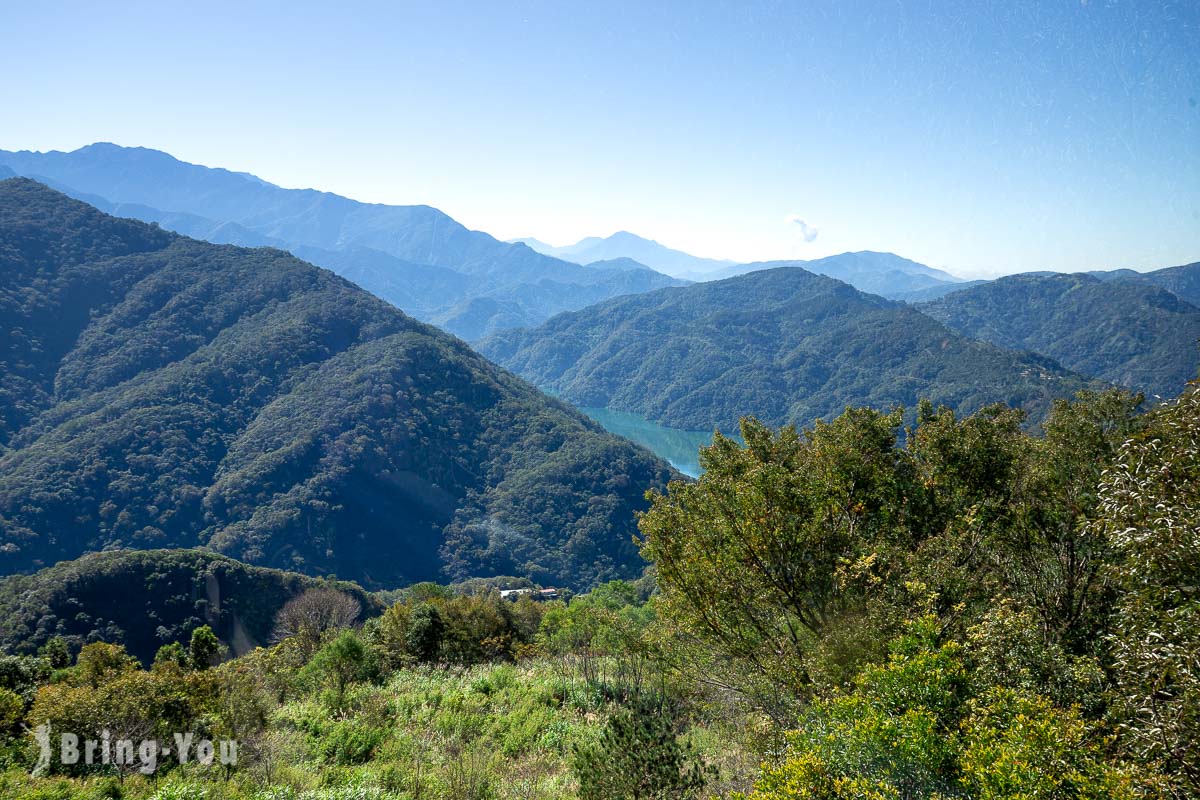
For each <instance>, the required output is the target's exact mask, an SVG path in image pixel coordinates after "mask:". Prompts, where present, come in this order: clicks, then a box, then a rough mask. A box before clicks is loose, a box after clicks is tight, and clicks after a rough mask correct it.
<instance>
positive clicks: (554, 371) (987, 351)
mask: <svg viewBox="0 0 1200 800" xmlns="http://www.w3.org/2000/svg"><path fill="white" fill-rule="evenodd" d="M480 349H481V351H482V352H483V353H484V354H485V355H487V356H488V357H489V358H491V359H492V360H494V361H496V362H497V363H499V364H502V365H504V366H507V367H508V368H510V369H512V370H514V371H516V372H517V373H518V374H520V375H522V376H524V377H525V378H527V379H529V380H531V381H533V382H534V383H536V384H538V385H539V386H542V387H544V388H546V389H547V390H549V391H552V392H554V393H557V394H558V395H559V396H561V397H564V398H565V399H568V400H571V401H572V402H575V403H577V404H578V405H581V406H584V407H604V408H611V409H616V410H619V411H628V412H632V413H635V414H640V415H642V416H644V417H646V418H648V419H650V420H653V421H655V422H658V423H661V424H663V425H666V426H669V427H673V428H681V429H685V430H711V429H712V428H713V427H720V428H721V429H723V430H726V431H729V430H734V429H736V428H735V426H736V424H737V420H738V418H739V417H741V416H743V415H754V416H757V417H758V418H759V419H761V420H763V421H764V422H767V423H769V424H772V425H779V424H783V423H798V424H809V423H811V422H812V421H813V420H815V419H817V418H828V417H830V416H832V415H836V414H838V413H840V412H841V411H842V410H843V409H844V408H845V407H846V406H847V405H855V406H858V405H869V406H873V407H877V408H888V407H890V406H892V405H897V404H899V405H905V406H907V407H909V408H912V407H913V406H914V404H915V403H916V401H917V400H918V399H920V398H928V399H930V400H933V401H934V402H937V403H944V404H946V405H949V406H952V407H954V408H956V409H957V410H959V411H961V412H970V411H975V410H977V409H979V408H980V407H982V406H984V405H986V404H988V403H992V402H1007V403H1010V404H1012V405H1017V406H1023V407H1025V408H1027V409H1028V410H1029V412H1030V413H1031V415H1032V416H1033V418H1034V419H1038V418H1040V417H1041V415H1043V414H1044V413H1045V412H1046V411H1047V410H1048V408H1049V406H1050V403H1051V401H1052V400H1053V399H1055V398H1058V397H1069V396H1071V395H1072V394H1074V392H1076V391H1077V390H1079V389H1081V388H1084V387H1086V386H1089V385H1092V386H1099V385H1100V384H1098V383H1089V381H1087V380H1086V379H1084V378H1082V377H1081V376H1079V375H1077V374H1074V373H1071V372H1069V371H1067V370H1065V369H1063V368H1062V367H1061V366H1060V365H1058V364H1057V363H1055V362H1053V361H1052V360H1050V359H1047V358H1043V357H1040V356H1037V355H1034V354H1031V353H1019V352H1013V351H1010V350H1005V349H1003V348H999V347H996V346H995V345H992V344H988V343H984V342H978V341H974V340H971V339H968V338H966V337H963V336H961V335H959V334H957V333H954V332H953V331H951V330H950V329H948V328H946V327H945V326H944V325H942V324H941V323H940V322H937V321H936V320H934V319H932V318H931V317H929V316H926V315H925V314H922V313H921V312H919V311H917V310H916V309H914V308H912V307H910V306H907V305H904V304H902V303H896V302H892V301H889V300H886V299H884V298H882V297H879V296H876V295H871V294H867V293H864V292H861V291H859V290H857V289H855V288H853V287H851V286H850V285H848V284H846V283H844V282H842V281H838V280H835V279H832V278H828V277H825V276H821V275H816V274H814V273H812V272H808V271H807V270H804V269H800V268H795V267H784V268H776V269H769V270H762V271H758V272H752V273H748V274H746V275H741V276H737V277H734V278H729V279H726V280H721V281H712V282H707V283H697V284H693V285H691V286H685V287H679V288H669V289H660V290H657V291H654V292H648V293H646V294H642V295H637V296H633V297H621V298H615V299H613V300H608V301H606V302H603V303H600V304H597V305H595V306H592V307H590V308H587V309H583V310H581V311H575V312H568V313H564V314H560V315H558V316H556V317H554V318H553V319H551V320H549V321H548V322H546V323H544V324H543V325H541V326H539V327H538V328H535V329H532V330H511V331H503V332H501V333H498V334H496V335H494V336H492V337H489V338H488V339H486V340H485V341H483V342H481V343H480Z"/></svg>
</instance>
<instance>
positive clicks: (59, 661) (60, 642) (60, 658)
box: [38, 636, 71, 669]
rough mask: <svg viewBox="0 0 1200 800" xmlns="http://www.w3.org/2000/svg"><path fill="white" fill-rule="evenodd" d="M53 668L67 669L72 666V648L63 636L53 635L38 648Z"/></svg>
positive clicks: (39, 653)
mask: <svg viewBox="0 0 1200 800" xmlns="http://www.w3.org/2000/svg"><path fill="white" fill-rule="evenodd" d="M38 655H40V656H41V657H42V658H44V659H46V663H48V664H49V665H50V668H51V669H66V668H67V667H69V666H71V648H70V646H69V645H68V644H67V640H66V639H64V638H62V637H61V636H52V637H50V638H49V639H47V640H46V643H45V644H44V645H42V646H41V648H40V649H39V650H38Z"/></svg>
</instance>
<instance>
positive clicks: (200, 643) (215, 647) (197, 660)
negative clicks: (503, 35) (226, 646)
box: [188, 625, 221, 669]
mask: <svg viewBox="0 0 1200 800" xmlns="http://www.w3.org/2000/svg"><path fill="white" fill-rule="evenodd" d="M220 659H221V640H220V639H218V638H217V635H216V634H215V633H213V629H212V628H210V627H208V626H207V625H202V626H201V627H199V628H196V630H194V631H192V641H191V644H189V645H188V665H189V666H191V668H192V669H208V668H209V667H212V666H215V665H216V663H217V662H218V661H220Z"/></svg>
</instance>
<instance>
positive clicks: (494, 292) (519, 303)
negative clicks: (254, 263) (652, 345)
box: [0, 143, 677, 340]
mask: <svg viewBox="0 0 1200 800" xmlns="http://www.w3.org/2000/svg"><path fill="white" fill-rule="evenodd" d="M0 165H4V166H7V167H8V168H10V169H12V170H13V171H14V172H16V173H18V174H20V175H25V176H29V177H34V178H37V179H41V180H43V181H44V182H47V183H50V184H51V185H53V186H54V187H55V188H58V189H60V190H61V191H64V192H66V193H67V194H70V195H72V196H75V197H78V198H80V199H84V200H86V201H88V202H90V203H92V204H94V205H97V206H98V207H101V208H103V209H104V210H105V211H109V212H111V213H113V214H117V215H122V216H132V217H135V218H138V219H142V220H145V221H153V222H158V223H159V224H161V225H163V226H164V227H167V228H170V229H172V230H176V231H178V232H180V233H184V234H186V235H190V236H195V237H199V238H205V239H209V240H210V241H215V242H220V243H234V244H240V245H247V246H258V245H272V246H276V247H280V248H283V249H287V250H290V251H292V252H294V253H296V254H298V255H300V256H301V257H303V258H306V259H309V260H311V261H313V262H314V263H317V264H319V265H321V266H326V267H328V268H330V269H333V270H334V271H336V272H338V273H339V274H343V275H345V276H346V277H349V278H350V279H351V280H354V281H355V282H356V283H358V284H359V285H361V286H363V288H365V289H367V290H368V291H371V292H372V293H374V294H376V295H377V296H379V297H382V298H383V299H385V300H388V301H389V302H391V303H393V304H394V305H396V306H397V307H399V308H402V309H404V310H405V311H407V312H409V313H411V314H413V315H414V316H416V317H418V318H419V319H422V320H423V321H428V322H433V323H435V324H438V325H440V326H441V327H443V328H445V329H446V330H448V331H450V332H452V333H455V334H456V335H458V336H461V337H462V338H465V339H468V340H470V339H477V338H479V337H481V336H483V335H485V334H487V333H490V332H492V331H495V330H498V329H501V328H505V327H512V326H516V325H535V324H537V323H539V322H541V321H543V320H545V319H547V318H548V317H550V316H552V315H553V314H555V313H557V312H559V311H563V310H569V309H575V308H582V307H583V306H586V305H588V304H590V303H594V302H597V301H599V300H603V299H605V298H608V297H612V296H615V295H619V294H627V293H630V292H639V291H646V290H649V289H654V288H659V287H662V286H668V285H672V284H675V283H677V281H676V280H675V279H673V278H670V277H667V276H665V275H662V274H661V273H657V272H654V271H653V270H651V269H648V268H645V267H641V268H637V269H628V268H620V269H615V268H606V267H603V266H600V267H591V268H589V267H582V266H580V265H577V264H574V263H571V262H568V261H562V260H559V259H554V258H550V257H547V256H544V255H542V254H540V253H536V252H534V251H533V250H530V249H529V248H528V247H525V246H523V245H516V244H508V243H505V242H500V241H498V240H496V239H494V238H492V237H491V236H489V235H487V234H486V233H481V232H478V231H470V230H468V229H466V228H465V227H463V226H462V225H460V224H459V223H457V222H455V221H454V220H453V219H451V218H450V217H448V216H447V215H445V214H443V213H442V212H440V211H438V210H437V209H434V208H431V207H429V206H386V205H377V204H367V203H359V202H356V201H354V200H350V199H347V198H345V197H340V196H338V195H335V194H330V193H328V192H318V191H314V190H311V189H305V190H299V189H283V188H280V187H278V186H275V185H273V184H271V183H268V182H266V181H263V180H260V179H258V178H256V177H254V176H252V175H247V174H244V173H235V172H230V171H229V170H225V169H215V168H208V167H202V166H197V165H194V164H187V163H185V162H182V161H179V160H177V159H175V158H173V157H172V156H170V155H168V154H166V153H162V152H159V151H156V150H149V149H146V148H140V147H135V148H128V147H118V146H116V145H112V144H105V143H101V144H94V145H89V146H87V147H83V148H80V149H79V150H75V151H73V152H70V153H63V152H57V151H52V152H47V153H35V152H29V151H21V152H15V153H14V152H7V151H0ZM414 287H419V289H420V290H419V291H414ZM425 287H429V291H425Z"/></svg>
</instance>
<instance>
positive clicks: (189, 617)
mask: <svg viewBox="0 0 1200 800" xmlns="http://www.w3.org/2000/svg"><path fill="white" fill-rule="evenodd" d="M315 588H332V589H336V590H338V591H340V592H343V593H344V594H347V595H348V596H350V597H353V598H354V599H355V600H356V601H357V602H358V604H359V609H360V618H366V617H368V616H374V615H377V614H378V613H379V612H380V611H382V610H383V609H382V607H381V604H380V602H379V600H377V599H376V598H375V597H374V596H372V595H370V594H368V593H366V592H364V591H363V590H362V589H361V588H360V587H358V586H357V585H356V584H353V583H347V582H344V581H326V580H321V579H318V578H310V577H308V576H305V575H298V574H296V573H294V572H283V571H281V570H276V569H267V568H264V567H252V566H249V565H247V564H243V563H241V562H239V561H235V560H234V559H232V558H228V557H227V556H222V555H218V554H217V553H212V552H208V551H205V550H119V551H115V552H107V553H93V554H91V555H86V556H84V557H82V558H80V559H78V560H75V561H63V562H61V563H59V564H56V565H54V566H53V567H48V568H46V569H44V570H41V571H40V572H37V573H35V574H33V575H12V576H9V577H7V578H5V579H3V580H2V581H0V647H3V648H4V650H5V651H8V652H21V651H25V652H32V651H34V650H36V649H37V648H38V647H40V646H42V645H43V644H45V643H46V641H47V640H48V639H50V638H52V637H54V636H61V637H62V638H64V639H65V640H66V641H67V643H68V644H69V645H70V646H71V648H72V649H74V650H78V649H79V646H80V645H82V644H85V643H87V642H94V641H105V642H113V643H116V644H121V645H124V646H125V648H126V649H127V650H128V651H129V653H130V654H131V655H133V656H136V657H137V658H138V659H140V660H141V661H142V663H145V664H148V663H150V661H151V660H152V659H153V658H154V654H155V652H157V650H158V648H159V647H161V646H162V645H164V644H168V643H170V642H175V641H185V642H186V641H187V639H188V637H189V636H191V633H192V631H194V630H195V629H196V628H199V627H200V626H202V625H208V626H210V627H211V628H212V629H213V631H214V632H215V633H216V634H217V636H218V637H219V638H220V639H221V641H222V642H224V643H226V644H227V646H229V647H230V650H231V651H232V652H233V653H235V654H238V655H241V654H242V653H245V652H247V651H248V650H250V649H252V648H253V647H257V646H263V645H267V644H269V643H270V641H271V634H272V627H273V626H274V623H275V615H276V614H277V613H278V612H279V609H281V608H282V607H283V605H284V604H285V603H286V602H287V601H288V600H290V599H292V598H293V597H296V596H298V595H300V594H301V593H302V592H304V591H305V590H308V589H315Z"/></svg>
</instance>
